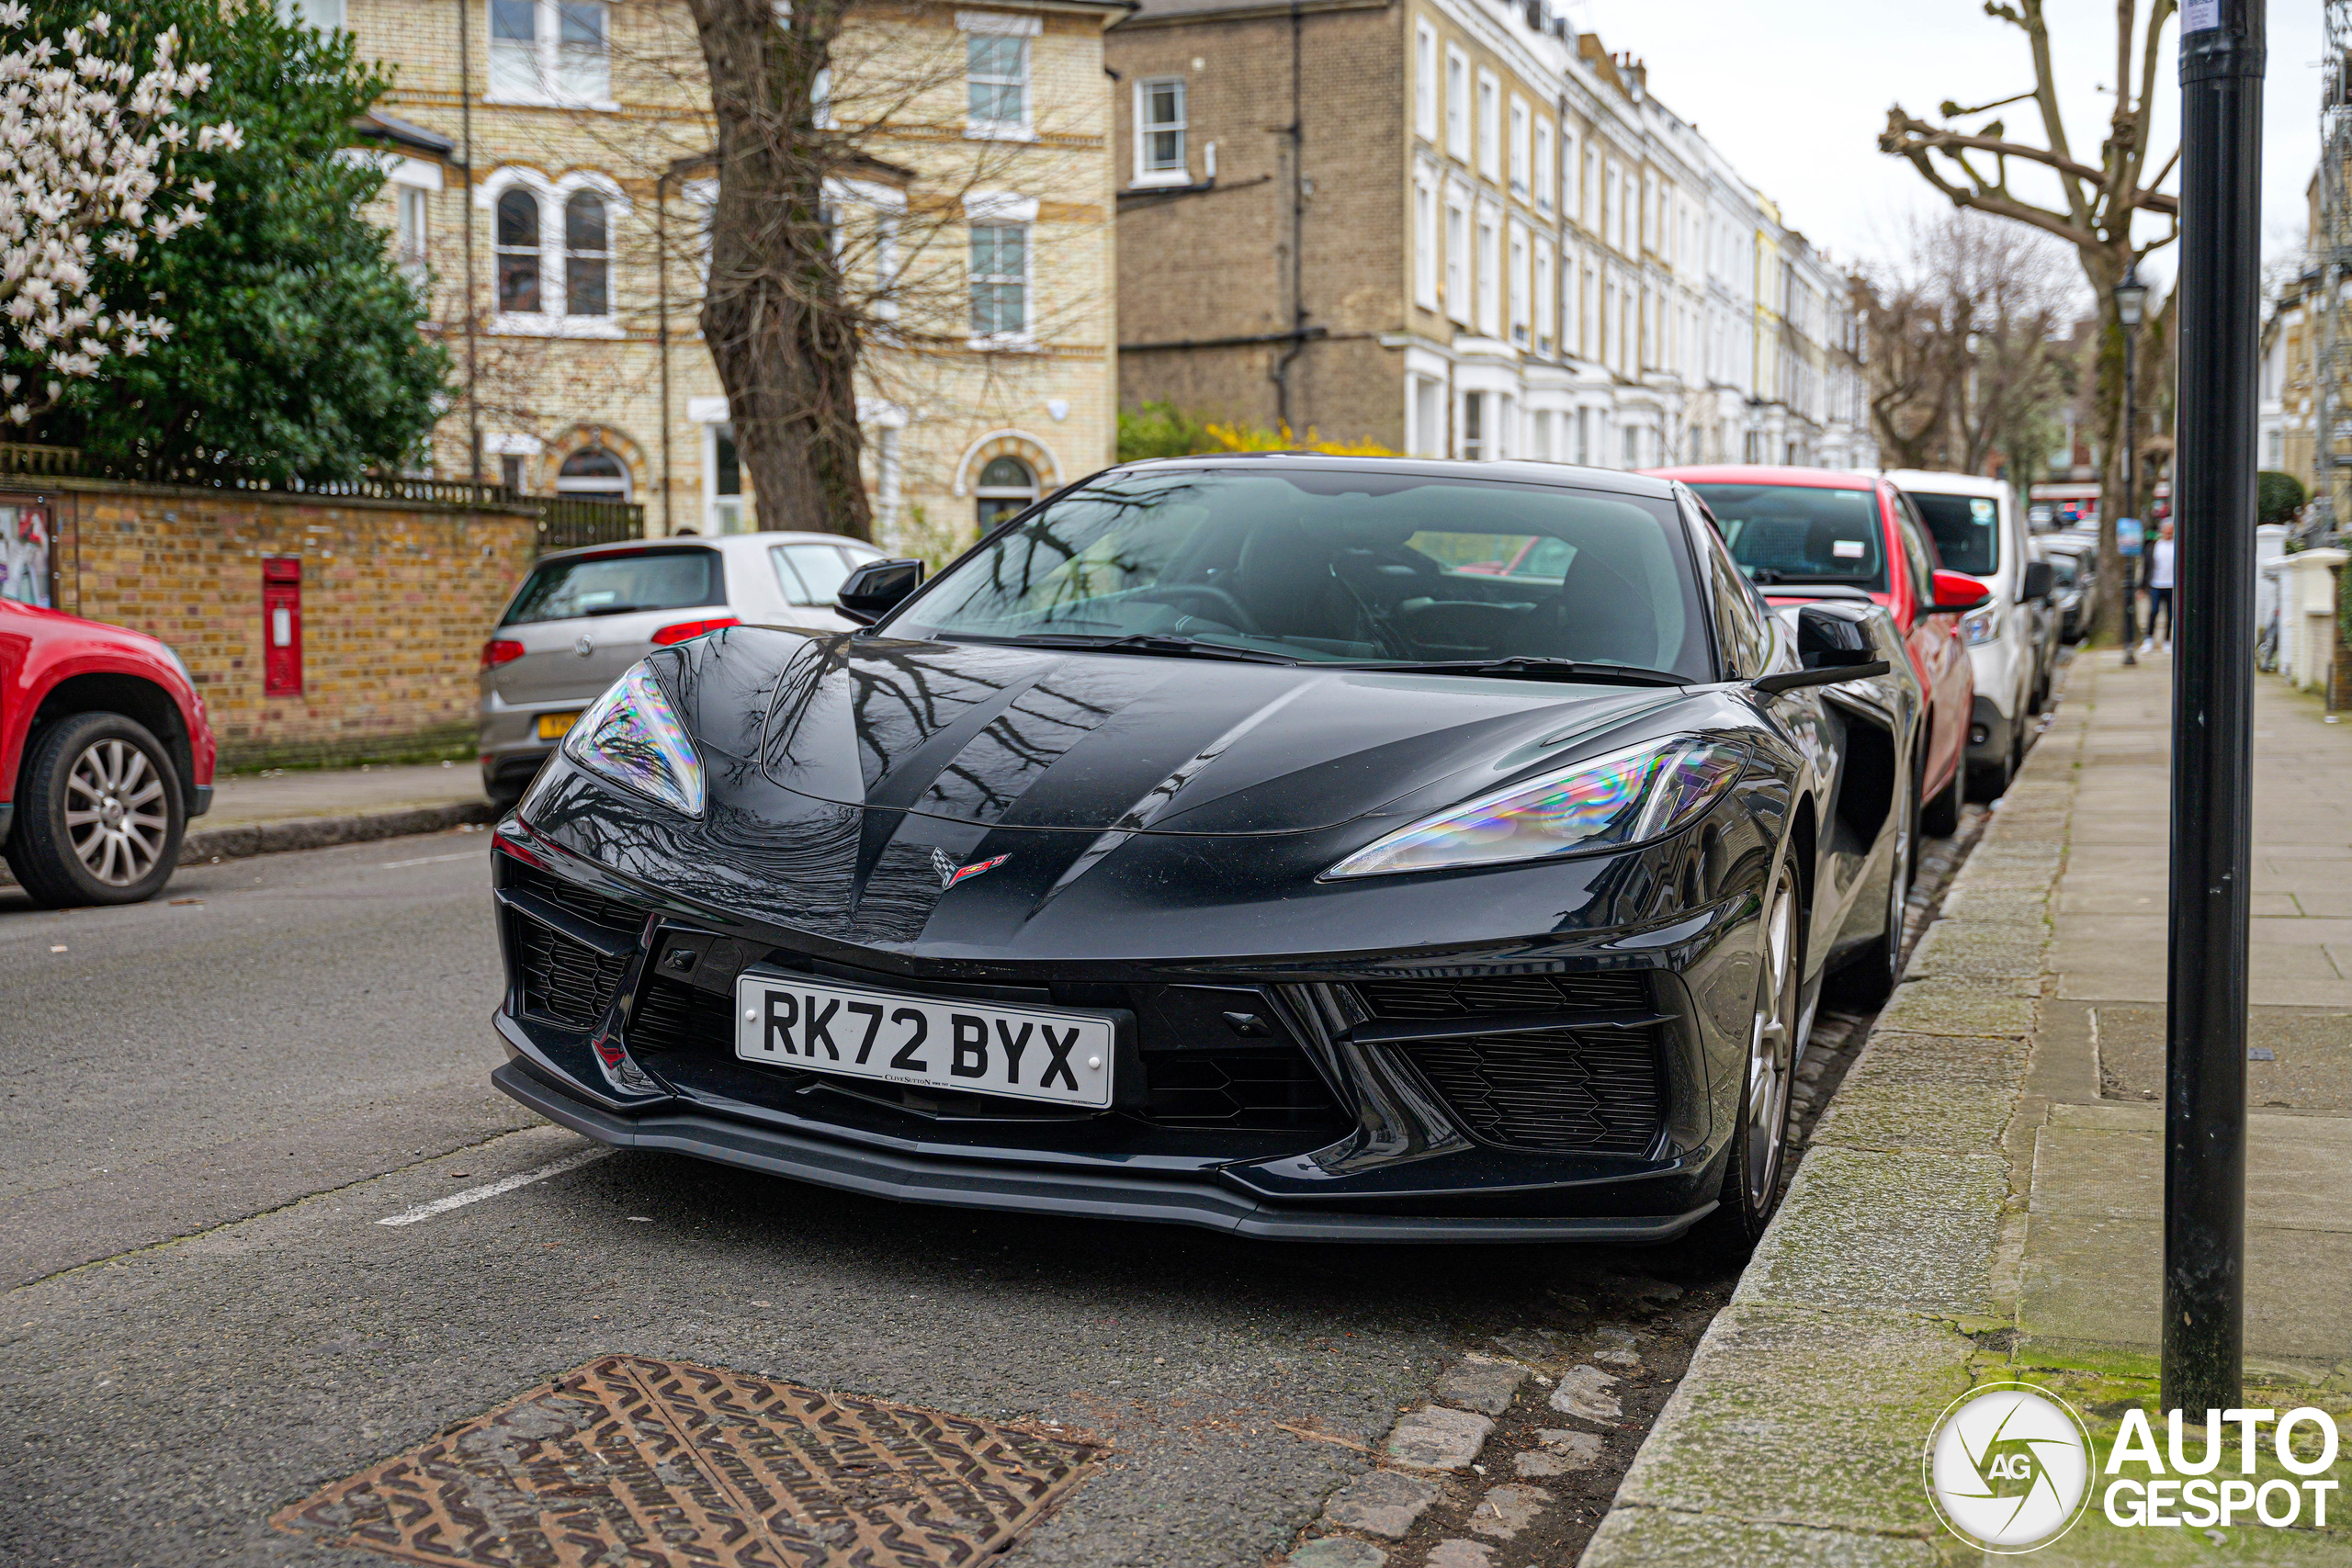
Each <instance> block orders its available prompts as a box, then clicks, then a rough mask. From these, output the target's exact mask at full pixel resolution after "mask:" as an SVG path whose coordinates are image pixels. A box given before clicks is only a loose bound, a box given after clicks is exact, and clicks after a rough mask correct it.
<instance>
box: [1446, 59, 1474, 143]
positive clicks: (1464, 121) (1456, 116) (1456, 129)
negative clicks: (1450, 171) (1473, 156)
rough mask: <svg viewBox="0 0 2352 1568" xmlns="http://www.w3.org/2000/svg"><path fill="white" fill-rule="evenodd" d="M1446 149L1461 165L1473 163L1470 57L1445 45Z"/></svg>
mask: <svg viewBox="0 0 2352 1568" xmlns="http://www.w3.org/2000/svg"><path fill="white" fill-rule="evenodd" d="M1445 150H1446V152H1448V153H1449V154H1451V155H1452V156H1453V159H1454V161H1455V162H1456V163H1459V164H1468V163H1469V162H1470V57H1469V56H1468V55H1466V54H1464V53H1463V52H1462V51H1460V50H1458V49H1456V48H1454V47H1453V45H1452V44H1447V45H1446V46H1445Z"/></svg>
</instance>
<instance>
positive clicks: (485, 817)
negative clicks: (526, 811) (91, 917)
mask: <svg viewBox="0 0 2352 1568" xmlns="http://www.w3.org/2000/svg"><path fill="white" fill-rule="evenodd" d="M494 819H495V814H494V813H493V812H492V809H491V805H490V799H489V797H488V796H487V795H483V794H482V789H481V770H479V769H477V768H476V767H474V765H473V764H472V763H471V762H444V763H438V764H435V763H431V762H427V763H423V764H420V765H412V766H400V767H366V768H320V769H310V770H301V769H284V770H279V769H273V770H271V771H270V772H269V773H264V774H258V775H254V774H248V775H243V776H239V777H235V778H224V779H221V780H220V781H219V782H218V783H217V784H214V786H213V792H212V809H211V810H210V811H209V812H207V813H205V815H203V816H201V817H198V818H196V819H194V820H193V821H191V822H190V823H189V824H188V830H187V840H186V841H185V842H184V843H183V844H182V845H181V847H180V863H181V864H182V865H190V864H195V863H201V862H204V861H208V860H229V859H232V858H235V857H238V856H242V855H257V854H272V853H276V852H278V851H281V850H315V849H322V848H324V847H325V846H327V845H329V844H353V843H361V842H365V841H367V840H371V839H393V838H400V837H402V836H404V835H406V834H410V833H434V832H438V831H440V830H441V829H445V828H455V827H458V826H460V825H461V824H464V823H468V822H489V821H492V820H494Z"/></svg>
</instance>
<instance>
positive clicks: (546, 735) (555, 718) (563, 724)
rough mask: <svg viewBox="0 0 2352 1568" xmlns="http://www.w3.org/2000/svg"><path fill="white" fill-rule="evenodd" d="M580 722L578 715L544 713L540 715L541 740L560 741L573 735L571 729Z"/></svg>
mask: <svg viewBox="0 0 2352 1568" xmlns="http://www.w3.org/2000/svg"><path fill="white" fill-rule="evenodd" d="M579 722H580V716H579V715H578V714H576V713H543V714H541V715H539V739H542V740H560V739H563V738H564V737H565V736H567V735H569V734H571V727H572V726H573V725H575V724H577V723H579Z"/></svg>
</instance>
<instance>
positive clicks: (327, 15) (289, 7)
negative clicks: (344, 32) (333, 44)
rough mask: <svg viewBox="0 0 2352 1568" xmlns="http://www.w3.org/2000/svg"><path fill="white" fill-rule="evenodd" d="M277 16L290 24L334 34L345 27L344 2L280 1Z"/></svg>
mask: <svg viewBox="0 0 2352 1568" xmlns="http://www.w3.org/2000/svg"><path fill="white" fill-rule="evenodd" d="M277 14H278V15H279V16H281V17H285V18H286V20H288V22H300V23H301V24H302V25H303V26H304V27H309V28H318V29H319V30H320V31H321V32H322V33H332V32H334V31H336V30H338V29H339V28H342V27H343V26H344V25H345V22H344V3H343V0H278V6H277Z"/></svg>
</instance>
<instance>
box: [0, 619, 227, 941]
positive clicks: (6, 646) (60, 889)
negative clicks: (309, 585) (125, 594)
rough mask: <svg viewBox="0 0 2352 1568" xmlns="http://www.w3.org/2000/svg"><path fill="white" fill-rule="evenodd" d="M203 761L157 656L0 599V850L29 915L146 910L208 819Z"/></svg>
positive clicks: (137, 637) (185, 688) (167, 661)
mask: <svg viewBox="0 0 2352 1568" xmlns="http://www.w3.org/2000/svg"><path fill="white" fill-rule="evenodd" d="M213 751H214V747H213V739H212V727H211V725H210V724H209V722H208V721H207V719H206V717H205V714H204V699H203V698H202V697H200V696H198V694H197V690H196V682H195V680H194V678H193V677H191V676H190V675H189V674H188V671H187V665H185V664H183V663H181V662H180V657H179V655H178V654H176V653H174V652H173V651H172V649H171V648H170V646H169V645H168V644H166V643H164V642H163V641H162V640H160V639H158V638H156V637H149V636H148V635H147V634H146V633H144V632H135V631H132V630H130V628H129V627H128V626H108V625H107V624H106V623H104V622H103V621H85V620H84V619H83V618H82V617H81V616H79V615H64V614H62V613H61V612H59V611H56V610H43V609H38V608H35V607H34V606H32V605H29V604H17V602H16V601H14V600H10V599H0V846H5V849H6V855H7V860H8V866H9V869H10V870H12V871H14V872H15V873H16V874H17V882H18V883H19V884H21V885H22V886H23V887H24V890H25V892H26V893H27V894H28V896H29V897H31V898H32V900H33V902H34V903H36V904H40V905H41V906H43V907H45V908H65V907H68V906H73V905H81V904H135V903H137V902H139V901H140V900H141V899H143V898H152V897H154V896H155V895H156V894H157V893H158V892H160V891H161V890H162V889H163V886H164V884H165V883H167V882H169V881H170V880H171V879H172V871H173V868H174V867H175V866H177V865H178V864H179V859H180V839H181V836H182V835H183V834H184V833H186V831H187V821H188V818H191V817H201V816H203V815H204V814H205V812H207V811H209V810H210V809H211V807H212V760H213Z"/></svg>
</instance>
